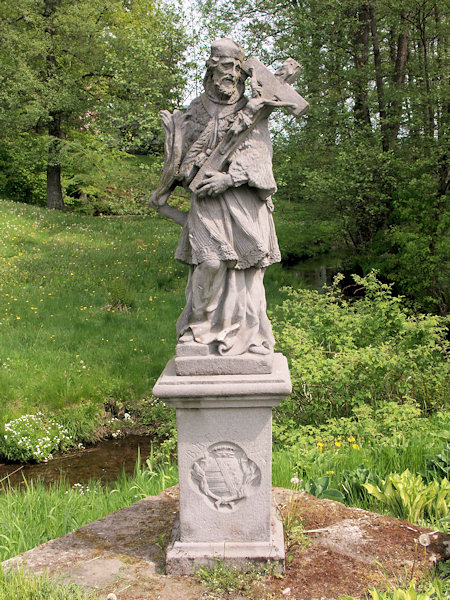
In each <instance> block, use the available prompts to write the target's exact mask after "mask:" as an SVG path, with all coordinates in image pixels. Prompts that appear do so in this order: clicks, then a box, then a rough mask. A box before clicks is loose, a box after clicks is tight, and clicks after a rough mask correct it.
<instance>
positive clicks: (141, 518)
mask: <svg viewBox="0 0 450 600" xmlns="http://www.w3.org/2000/svg"><path fill="white" fill-rule="evenodd" d="M273 498H274V502H275V503H276V504H278V506H279V509H280V511H281V512H282V513H284V515H285V516H288V515H290V516H292V515H294V514H296V515H298V516H299V518H300V519H301V520H302V521H303V524H304V529H305V530H306V531H307V532H308V531H311V530H316V529H320V530H321V531H319V532H315V533H314V532H313V533H306V534H305V535H306V537H307V539H308V540H309V545H307V546H306V547H303V546H296V545H293V546H291V547H290V548H289V550H288V554H289V562H288V564H287V566H286V572H285V575H284V577H283V578H281V579H280V578H275V577H268V578H265V580H264V581H263V583H262V584H261V597H264V594H266V595H269V594H274V596H275V597H280V598H284V597H288V598H293V599H294V598H295V599H296V600H314V599H321V600H332V599H335V598H339V597H341V596H343V595H345V594H349V595H352V596H355V597H356V598H360V599H361V600H363V599H364V598H365V597H366V596H365V594H366V592H367V589H368V588H369V587H374V586H381V587H385V585H386V584H387V583H389V582H392V583H396V582H398V581H404V580H405V578H406V579H407V578H408V577H410V576H411V574H412V573H413V574H414V577H416V578H417V579H420V578H421V577H423V576H424V575H426V574H427V573H428V571H429V567H430V565H431V564H433V562H434V561H435V560H438V561H441V560H444V559H445V558H448V557H449V556H450V553H449V548H450V536H448V535H444V534H441V533H440V534H434V535H431V536H430V542H431V543H430V545H429V546H428V547H427V548H426V549H425V547H423V546H421V545H420V543H419V537H420V536H421V534H424V533H427V532H428V533H431V530H429V529H426V528H424V527H418V526H416V525H412V524H410V523H407V522H406V521H400V520H398V519H394V518H392V517H387V516H384V515H377V514H374V513H370V512H367V511H364V510H359V509H355V508H348V507H346V506H344V505H343V504H340V503H338V502H332V501H330V500H318V499H317V498H314V497H313V496H310V495H308V494H304V493H293V492H291V490H285V489H281V488H274V491H273ZM177 515H178V490H177V488H170V489H167V490H165V491H164V492H162V493H161V494H160V495H159V496H156V497H151V498H145V499H144V500H140V501H139V502H136V503H135V504H133V505H132V506H130V507H128V508H124V509H122V510H120V511H118V512H116V513H113V514H111V515H108V516H107V517H104V518H103V519H100V520H98V521H94V522H93V523H90V524H89V525H86V526H84V527H82V528H81V529H79V530H78V531H76V532H73V533H69V534H68V535H66V536H64V537H62V538H59V539H56V540H52V541H50V542H47V543H45V544H42V546H38V547H37V548H34V549H33V550H30V551H29V552H26V553H24V554H22V555H20V556H18V557H15V558H12V559H10V560H8V561H5V562H4V563H2V567H4V568H17V567H18V566H23V567H24V568H25V569H26V570H28V571H30V572H31V573H36V574H38V573H43V572H44V571H47V572H48V573H49V575H50V576H51V577H52V578H53V579H57V580H63V581H65V582H70V581H73V582H77V583H79V584H81V585H82V586H83V587H85V588H86V589H87V590H96V591H97V592H98V594H99V598H101V599H102V600H104V599H106V596H107V595H108V594H109V593H114V594H116V596H117V598H118V600H175V599H177V600H178V599H179V598H182V599H183V600H199V599H200V598H201V597H202V594H203V592H204V588H203V586H201V585H200V584H198V583H197V582H196V581H195V579H193V578H191V577H178V576H166V575H164V562H165V544H167V543H168V542H169V540H170V535H171V531H172V528H173V525H174V522H175V519H176V518H177ZM329 529H330V530H331V533H330V535H328V531H329ZM344 540H345V542H344ZM446 553H447V554H446ZM287 588H290V590H291V592H290V594H289V595H287V596H286V595H283V594H282V593H281V592H282V591H283V590H286V589H287ZM238 597H239V596H238V595H234V596H233V594H231V595H230V597H229V598H230V600H237V598H238ZM253 597H255V596H253ZM256 597H257V596H256ZM239 598H240V600H242V599H243V596H240V597H239ZM244 600H246V599H245V598H244Z"/></svg>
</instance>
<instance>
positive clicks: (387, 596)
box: [370, 579, 445, 600]
mask: <svg viewBox="0 0 450 600" xmlns="http://www.w3.org/2000/svg"><path fill="white" fill-rule="evenodd" d="M370 595H371V597H372V600H445V597H444V593H443V589H442V582H440V581H439V579H435V580H434V581H433V582H432V583H431V584H430V585H428V586H427V589H426V591H424V592H419V591H417V590H416V581H415V579H412V580H411V582H410V584H409V587H408V588H407V589H405V588H403V589H401V588H397V589H395V590H388V591H385V592H382V591H378V590H370Z"/></svg>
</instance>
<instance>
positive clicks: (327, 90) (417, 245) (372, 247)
mask: <svg viewBox="0 0 450 600" xmlns="http://www.w3.org/2000/svg"><path fill="white" fill-rule="evenodd" d="M200 7H201V9H202V14H203V20H204V26H205V30H206V31H208V33H209V35H210V36H214V37H218V36H219V35H221V34H224V33H225V34H227V35H229V36H230V35H231V36H234V37H235V38H236V40H237V41H239V42H241V43H242V44H243V45H244V47H245V48H246V49H247V50H248V51H249V53H255V54H257V55H258V56H261V58H263V60H265V61H266V62H267V64H273V65H274V66H275V65H277V66H278V64H279V61H280V60H283V59H284V58H287V57H288V56H292V57H293V58H294V59H296V60H298V61H299V62H300V63H301V65H302V72H301V74H300V77H299V79H298V81H297V83H296V84H295V85H296V86H297V87H298V89H299V91H300V93H301V94H302V95H303V96H304V97H305V98H306V99H307V100H308V102H309V103H310V110H309V112H308V114H307V115H306V117H303V118H302V119H301V120H300V121H299V122H298V123H296V122H294V120H293V119H283V118H280V117H278V118H277V119H276V120H275V126H274V130H275V144H274V146H275V152H274V167H275V171H276V173H277V176H278V181H279V188H280V195H281V196H282V197H283V198H285V199H288V200H289V201H290V202H293V203H299V204H306V205H313V204H316V206H317V207H318V208H320V209H321V210H322V212H323V220H324V221H325V220H328V218H329V217H330V215H331V216H332V218H333V219H336V221H337V222H338V223H339V225H338V228H336V229H339V230H340V233H341V235H340V236H339V237H340V239H339V243H340V244H343V243H345V244H346V245H348V246H349V247H350V248H352V254H353V257H354V260H355V262H356V263H357V264H359V265H360V266H363V267H364V271H365V272H368V271H370V269H371V268H374V267H376V268H377V269H379V271H380V273H382V274H383V276H385V277H389V278H390V280H391V281H395V283H396V286H397V287H398V289H399V290H400V293H402V294H405V295H407V296H408V297H410V298H411V299H413V301H414V303H415V305H416V307H417V308H418V309H419V310H421V311H430V310H431V311H433V312H437V313H440V314H446V311H447V310H448V299H449V296H448V294H449V291H448V281H449V280H450V277H449V274H448V271H447V268H446V267H445V263H446V262H447V264H448V253H449V247H448V236H447V235H446V232H447V231H448V204H446V202H445V195H446V192H447V190H448V175H447V170H448V149H447V147H446V138H447V137H448V118H447V94H448V90H447V88H446V85H447V84H446V83H445V81H446V79H445V67H444V65H445V61H446V46H445V41H444V40H445V37H446V32H447V27H448V17H447V11H446V3H445V2H444V1H443V0H437V1H435V0H432V1H431V0H426V1H425V2H422V3H420V2H413V3H412V4H411V5H410V4H407V3H403V4H402V3H400V2H371V3H367V2H366V3H364V2H354V1H353V0H342V1H340V2H326V1H317V0H303V1H302V2H295V3H292V2H287V3H280V2H277V1H276V0H258V2H254V1H253V0H231V1H230V0H214V1H213V0H201V1H200ZM336 229H335V230H336Z"/></svg>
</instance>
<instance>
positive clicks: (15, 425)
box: [0, 413, 73, 462]
mask: <svg viewBox="0 0 450 600" xmlns="http://www.w3.org/2000/svg"><path fill="white" fill-rule="evenodd" d="M68 433H69V432H68V430H67V429H66V428H65V427H63V426H62V425H60V424H59V423H57V422H56V421H54V420H53V419H48V418H46V417H45V416H44V415H43V413H37V414H34V415H23V416H21V417H19V418H18V419H14V420H13V421H10V422H9V423H6V424H5V433H4V434H3V436H1V437H0V451H1V452H2V453H3V454H4V455H5V456H6V457H7V458H8V459H9V460H16V461H20V462H40V461H45V460H48V459H49V458H51V457H52V453H53V452H56V451H57V450H66V449H67V448H69V447H70V446H72V445H73V441H72V438H71V437H70V436H69V434H68Z"/></svg>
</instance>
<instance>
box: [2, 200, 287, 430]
mask: <svg viewBox="0 0 450 600" xmlns="http://www.w3.org/2000/svg"><path fill="white" fill-rule="evenodd" d="M280 208H281V207H280ZM291 213H292V211H290V212H288V213H286V212H285V211H284V210H283V209H282V208H281V209H280V210H279V212H278V218H279V221H280V224H281V227H280V229H281V230H283V226H284V225H285V223H286V220H287V221H289V222H290V221H292V214H291ZM0 228H1V229H0V230H1V236H0V424H1V423H3V422H6V421H7V420H10V419H11V418H13V417H16V416H18V415H21V414H24V413H26V412H35V411H36V410H38V409H39V410H43V411H44V412H49V413H52V414H55V413H56V414H57V413H58V411H63V410H64V411H65V413H66V414H67V408H69V409H71V410H72V413H73V414H75V411H76V410H77V406H86V405H87V403H91V404H93V405H94V406H97V407H100V406H102V404H103V402H104V401H105V400H107V399H113V400H115V401H122V402H124V403H125V405H126V406H127V405H128V406H130V405H131V406H132V405H133V403H134V402H135V401H136V400H137V399H139V398H142V397H145V396H149V395H150V391H151V389H152V386H153V384H154V382H155V380H156V378H157V377H158V376H159V374H160V373H161V371H162V369H163V367H164V366H165V364H166V362H167V360H169V358H170V357H171V356H172V355H173V352H174V348H175V343H176V335H175V321H176V318H177V316H178V315H179V313H180V311H181V310H182V308H183V306H184V287H185V283H186V277H187V267H185V266H184V265H181V264H180V263H178V262H177V261H175V259H174V257H173V256H174V250H175V247H176V244H177V240H178V236H179V231H180V230H179V227H178V226H177V225H175V224H174V223H172V222H171V221H169V220H167V219H163V218H160V217H159V216H157V215H156V214H154V215H150V216H143V217H133V218H128V217H123V218H94V217H89V216H83V215H78V214H70V213H60V212H57V211H48V210H46V209H43V208H38V207H34V206H29V205H25V204H18V203H13V202H9V201H6V200H1V201H0ZM283 240H284V238H282V239H281V240H280V242H281V243H285V242H284V241H283ZM285 245H286V244H285ZM292 281H293V280H292V279H291V276H290V275H289V274H287V273H285V272H284V271H283V270H282V268H281V266H280V265H274V266H273V267H271V268H270V269H269V270H268V273H267V275H266V287H267V295H268V305H269V307H270V306H273V305H274V304H275V303H277V302H279V300H280V298H281V296H280V293H279V291H278V290H279V287H280V286H281V285H284V284H289V283H292ZM109 292H112V293H113V295H114V294H115V295H116V296H117V295H118V296H119V297H123V298H124V299H125V300H128V301H129V302H131V303H132V304H133V308H132V309H131V310H129V311H128V312H121V311H118V310H117V309H114V308H111V309H109V310H108V309H107V308H105V307H107V305H108V304H110V302H111V296H109V295H108V293H109ZM81 415H82V412H79V417H77V418H79V419H81V418H82V417H81ZM84 418H86V415H85V416H84ZM88 418H89V417H88Z"/></svg>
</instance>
